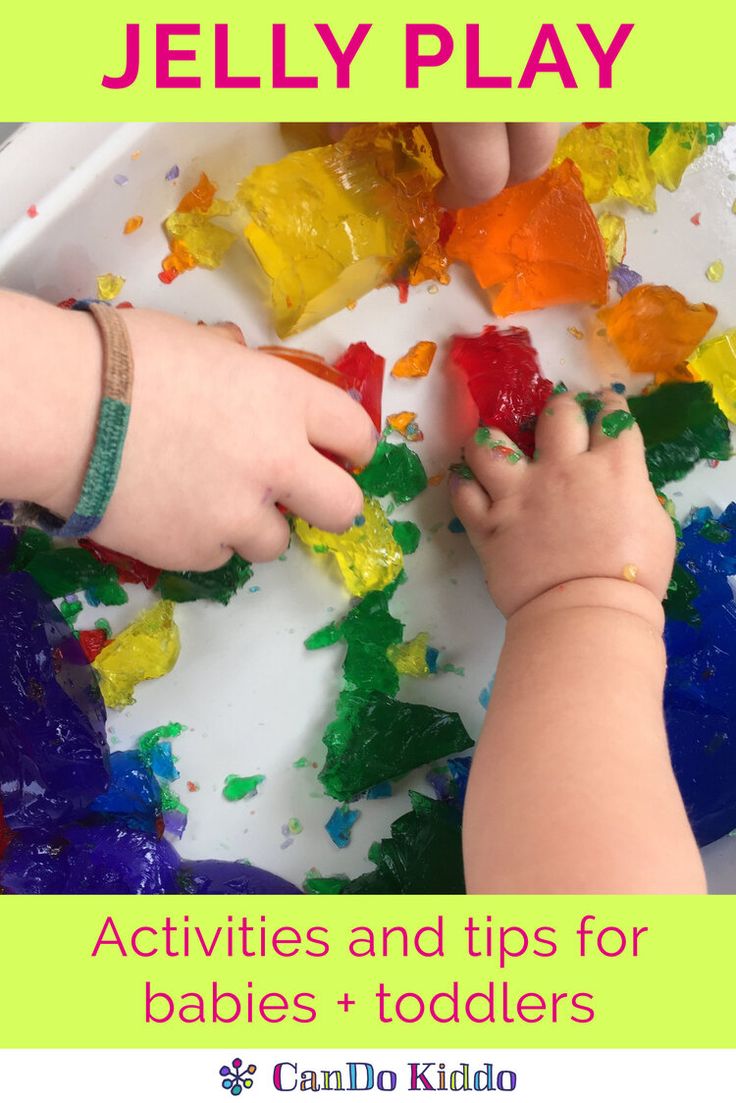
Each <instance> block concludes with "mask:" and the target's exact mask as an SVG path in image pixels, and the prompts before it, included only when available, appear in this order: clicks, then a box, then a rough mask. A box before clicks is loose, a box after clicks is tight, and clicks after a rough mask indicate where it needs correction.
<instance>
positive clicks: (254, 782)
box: [222, 774, 266, 800]
mask: <svg viewBox="0 0 736 1103" xmlns="http://www.w3.org/2000/svg"><path fill="white" fill-rule="evenodd" d="M265 780H266V775H265V774H251V776H250V777H238V775H237V774H228V776H227V777H226V778H225V787H224V789H223V790H222V795H223V797H224V798H225V800H243V798H244V797H249V796H252V795H253V794H254V793H255V792H256V790H257V789H258V786H259V785H260V784H261V782H262V781H265Z"/></svg>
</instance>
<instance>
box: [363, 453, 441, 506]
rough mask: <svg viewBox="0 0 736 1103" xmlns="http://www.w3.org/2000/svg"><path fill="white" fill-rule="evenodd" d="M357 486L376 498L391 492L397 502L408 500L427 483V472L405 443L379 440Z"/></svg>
mask: <svg viewBox="0 0 736 1103" xmlns="http://www.w3.org/2000/svg"><path fill="white" fill-rule="evenodd" d="M355 478H356V481H357V483H358V486H359V487H360V488H361V490H363V492H364V493H365V494H372V495H374V496H375V497H377V498H382V497H385V495H387V494H390V495H391V497H392V498H393V500H394V502H396V504H397V505H401V504H402V503H403V502H410V501H411V500H412V498H416V496H417V494H420V493H421V492H422V491H423V490H424V489H425V488H426V486H427V472H426V471H425V470H424V467H423V465H422V461H421V460H420V459H419V456H418V455H417V454H416V452H412V450H411V448H409V447H408V446H407V445H406V444H389V443H388V441H385V440H381V441H379V442H378V447H377V448H376V451H375V452H374V454H373V459H372V460H371V462H370V463H369V464H368V466H367V467H366V468H364V469H363V471H361V472H360V474H359V475H356V476H355Z"/></svg>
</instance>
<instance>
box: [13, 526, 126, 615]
mask: <svg viewBox="0 0 736 1103" xmlns="http://www.w3.org/2000/svg"><path fill="white" fill-rule="evenodd" d="M36 531H37V530H35V529H29V530H26V532H25V533H24V534H23V536H22V537H21V541H20V542H21V545H22V547H19V549H18V551H17V553H16V557H15V561H14V564H13V565H14V568H15V569H16V570H23V571H27V572H28V574H30V575H33V577H34V578H35V580H36V582H37V583H38V584H39V586H40V587H41V589H42V590H43V591H44V592H45V593H47V594H48V596H49V597H52V598H54V597H64V596H65V595H66V594H77V593H79V592H80V590H87V591H89V594H90V596H91V597H92V599H93V600H94V601H97V602H98V603H100V604H102V605H125V603H126V602H127V600H128V595H127V594H126V592H125V590H124V589H123V587H122V586H121V585H120V583H119V582H118V576H117V572H116V570H115V568H114V567H113V566H112V565H111V564H110V563H100V562H99V561H98V560H97V559H95V557H94V556H93V555H92V554H91V553H90V552H88V551H87V550H86V549H85V548H55V547H53V545H52V544H51V543H50V542H49V541H48V538H47V537H46V534H45V533H41V534H40V536H41V539H39V538H38V536H37V535H35V533H36ZM32 533H33V534H34V535H31V534H32Z"/></svg>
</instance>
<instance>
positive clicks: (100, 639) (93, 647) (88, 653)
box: [79, 628, 110, 663]
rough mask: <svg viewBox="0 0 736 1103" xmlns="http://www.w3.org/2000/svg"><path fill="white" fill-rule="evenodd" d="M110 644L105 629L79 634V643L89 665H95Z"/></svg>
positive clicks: (86, 630)
mask: <svg viewBox="0 0 736 1103" xmlns="http://www.w3.org/2000/svg"><path fill="white" fill-rule="evenodd" d="M109 642H110V641H109V639H108V637H107V632H106V631H105V629H104V628H89V629H84V630H83V631H81V632H80V633H79V643H80V645H81V648H82V651H84V656H85V658H86V660H87V662H88V663H93V662H94V661H95V659H96V658H97V656H98V655H99V653H100V651H102V649H103V647H107V645H108V643H109Z"/></svg>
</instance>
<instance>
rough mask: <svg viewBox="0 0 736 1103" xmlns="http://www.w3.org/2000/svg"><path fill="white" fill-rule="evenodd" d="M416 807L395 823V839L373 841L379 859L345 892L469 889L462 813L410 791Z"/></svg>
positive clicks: (417, 892)
mask: <svg viewBox="0 0 736 1103" xmlns="http://www.w3.org/2000/svg"><path fill="white" fill-rule="evenodd" d="M409 797H410V799H411V803H412V810H411V812H407V813H406V815H404V816H400V817H399V819H397V820H394V822H393V823H392V824H391V838H390V839H382V840H381V841H380V843H374V844H373V846H372V847H371V849H370V851H369V853H368V857H369V858H370V859H371V861H372V862H374V863H375V865H376V869H375V870H374V871H373V872H372V873H365V874H363V876H362V877H356V878H355V879H354V880H353V881H351V882H350V883H349V884H347V885H346V886H345V887H344V889H343V890H342V891H343V894H344V895H346V896H347V895H361V894H381V895H387V894H403V895H430V894H432V895H438V896H446V895H460V894H462V893H464V892H465V880H464V877H463V858H462V845H461V833H460V813H459V812H458V811H457V809H456V808H454V807H453V806H452V805H451V804H448V803H445V802H443V801H437V800H432V799H431V798H430V797H425V796H423V795H421V794H420V793H413V792H410V793H409Z"/></svg>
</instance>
